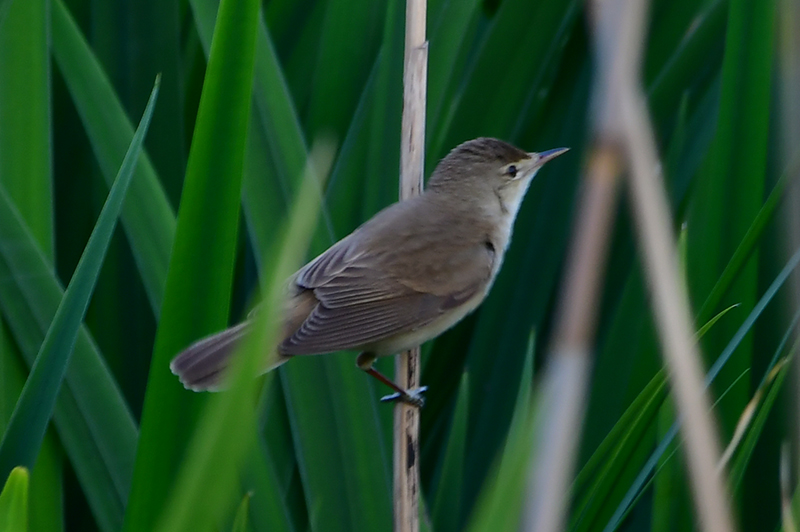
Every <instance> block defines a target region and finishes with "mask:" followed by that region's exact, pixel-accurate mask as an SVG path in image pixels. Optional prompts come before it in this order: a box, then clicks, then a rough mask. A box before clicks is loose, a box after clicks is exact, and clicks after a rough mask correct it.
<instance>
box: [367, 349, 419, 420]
mask: <svg viewBox="0 0 800 532" xmlns="http://www.w3.org/2000/svg"><path fill="white" fill-rule="evenodd" d="M376 358H377V357H376V356H375V354H374V353H370V352H368V351H364V352H362V353H361V354H359V355H358V358H356V365H357V366H358V367H359V369H361V370H362V371H364V372H365V373H367V374H368V375H372V376H373V377H375V378H376V379H378V380H379V381H381V382H382V383H383V384H385V385H386V386H388V387H389V388H391V389H392V390H394V391H395V393H393V394H390V395H387V396H384V397H381V401H383V402H387V401H403V402H404V403H407V404H410V405H412V406H416V407H417V408H422V406H423V405H424V404H425V398H424V397H422V394H423V393H424V392H425V391H426V390H427V389H428V387H427V386H420V387H419V388H414V389H413V390H404V389H403V388H401V387H400V386H398V385H397V384H395V383H394V382H393V381H392V380H391V379H389V378H388V377H386V376H385V375H383V374H382V373H381V372H380V371H378V370H377V369H375V368H374V367H373V365H372V364H373V363H374V362H375V359H376Z"/></svg>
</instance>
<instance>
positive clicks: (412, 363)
mask: <svg viewBox="0 0 800 532" xmlns="http://www.w3.org/2000/svg"><path fill="white" fill-rule="evenodd" d="M425 19H426V3H425V0H407V3H406V37H405V66H404V72H403V124H402V132H401V141H400V142H401V146H400V199H401V200H404V199H408V198H411V197H414V196H417V195H419V194H420V193H421V192H422V186H423V168H424V162H425V100H426V95H425V93H426V87H427V73H428V43H427V41H426V40H425ZM395 373H396V379H397V384H399V385H400V386H402V387H403V388H405V389H411V388H416V387H418V386H419V379H420V362H419V347H417V348H415V349H412V350H410V351H407V352H405V353H401V354H400V355H399V356H398V357H397V361H396V365H395ZM418 458H419V409H418V408H416V407H412V406H409V405H407V404H405V403H398V404H397V405H396V406H395V410H394V530H395V532H418V531H419V459H418Z"/></svg>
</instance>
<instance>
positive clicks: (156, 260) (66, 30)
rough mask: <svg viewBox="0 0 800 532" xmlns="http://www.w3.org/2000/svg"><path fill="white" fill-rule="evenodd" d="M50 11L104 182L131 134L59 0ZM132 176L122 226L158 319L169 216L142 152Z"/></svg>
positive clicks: (58, 54) (58, 56) (59, 58)
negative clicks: (133, 176) (132, 179)
mask: <svg viewBox="0 0 800 532" xmlns="http://www.w3.org/2000/svg"><path fill="white" fill-rule="evenodd" d="M50 11H51V29H52V50H53V55H54V57H55V60H56V63H57V64H58V67H59V69H60V70H61V73H62V74H63V76H64V79H65V80H66V82H67V87H68V88H69V91H70V94H71V95H72V99H73V102H74V103H75V107H76V108H77V109H78V113H79V114H80V115H81V120H82V121H83V125H84V128H85V129H86V132H87V135H88V136H89V139H90V141H91V143H92V149H93V150H94V153H95V156H96V157H97V161H98V164H99V165H100V169H101V171H102V173H103V177H104V178H105V179H106V183H108V184H109V185H110V184H111V182H112V180H113V178H114V175H115V172H116V170H117V168H119V165H120V163H121V162H122V158H123V155H124V154H125V150H126V149H127V147H128V145H129V144H130V142H131V139H132V138H133V126H132V125H131V123H130V120H129V119H128V117H127V116H126V114H125V111H124V109H123V108H122V105H121V103H120V101H119V98H117V96H116V94H115V93H114V89H113V88H112V86H111V83H110V81H109V80H108V78H107V76H106V75H105V73H104V72H103V69H102V67H101V66H100V64H99V62H98V61H97V59H96V58H95V56H94V54H93V53H92V51H91V49H90V48H89V45H88V44H87V43H86V40H85V39H84V37H83V35H82V34H81V32H80V30H79V29H78V26H77V25H76V24H75V21H74V20H73V18H72V16H71V15H70V13H69V11H68V9H67V8H66V6H65V5H64V3H63V2H62V0H54V1H53V3H52V7H51V10H50ZM136 175H137V177H136V179H134V181H133V184H132V185H131V190H130V194H128V196H129V199H128V201H126V202H125V206H124V207H123V210H122V225H123V227H124V228H125V232H126V234H127V236H128V238H129V240H130V242H131V248H132V249H133V255H134V258H135V260H136V265H137V266H138V268H139V272H140V274H141V276H142V280H143V282H144V286H145V289H146V290H147V296H148V299H149V300H150V306H151V308H152V309H153V314H154V315H155V316H156V317H158V315H159V313H160V311H161V303H162V298H163V294H164V284H165V282H166V278H167V266H168V263H169V257H170V253H171V251H172V241H173V237H174V235H175V216H174V214H173V211H172V208H171V207H170V205H169V201H168V200H167V197H166V195H165V194H164V190H163V188H162V187H161V184H160V182H159V178H158V175H157V174H156V172H155V169H154V168H153V165H152V164H151V162H150V160H149V158H148V157H147V155H146V154H142V160H141V162H140V164H139V165H138V166H137V168H136Z"/></svg>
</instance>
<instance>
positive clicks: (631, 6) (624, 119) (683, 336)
mask: <svg viewBox="0 0 800 532" xmlns="http://www.w3.org/2000/svg"><path fill="white" fill-rule="evenodd" d="M619 3H625V4H627V5H626V7H625V8H624V10H623V11H624V15H625V18H626V19H629V22H628V23H627V24H626V25H630V26H631V27H632V33H633V34H634V36H633V37H632V42H631V43H630V45H631V46H632V48H633V49H634V50H636V52H633V51H629V54H630V55H631V56H633V54H634V53H636V54H638V53H640V50H641V48H642V46H641V45H642V43H643V40H644V28H645V24H646V17H645V14H646V10H647V9H646V8H647V2H646V1H645V0H620V1H619ZM639 59H640V58H639V57H638V55H637V56H636V57H629V62H630V64H629V67H628V68H629V69H630V70H627V69H626V71H625V74H626V75H625V76H624V77H623V78H622V79H621V80H620V85H619V87H618V90H617V92H615V97H616V99H618V102H619V103H618V110H619V119H620V121H621V128H622V135H623V139H624V145H625V151H626V158H627V160H628V164H629V167H630V172H629V179H628V185H629V192H630V196H631V203H632V206H633V215H634V220H635V223H636V229H637V236H638V240H639V248H640V250H641V254H642V258H643V263H644V270H645V275H646V278H647V281H648V284H649V287H650V292H651V295H652V298H651V301H652V305H653V311H654V316H655V321H656V326H657V328H658V331H659V339H660V341H661V350H662V352H663V354H664V358H665V361H666V364H667V367H668V368H669V374H670V380H671V383H672V391H673V397H674V399H675V402H676V404H677V407H678V411H679V413H680V415H681V417H682V418H683V423H682V432H683V436H684V442H685V446H686V457H687V462H688V473H689V478H690V481H691V484H692V490H693V493H694V503H695V507H696V510H697V514H698V516H699V519H700V527H701V529H702V530H708V531H712V532H731V531H733V530H735V528H734V522H733V519H732V517H731V512H730V507H729V504H728V496H727V492H726V489H725V481H724V479H725V477H724V473H718V472H717V471H716V464H717V463H718V462H719V459H720V450H719V442H718V439H717V432H716V426H715V423H714V419H713V415H712V413H711V401H710V400H709V398H708V396H707V394H706V392H705V386H704V384H703V370H702V358H701V357H700V351H699V348H698V347H697V345H696V343H695V341H694V334H693V330H694V328H693V325H692V318H691V312H690V306H689V298H688V294H687V292H686V287H685V285H684V283H682V282H681V277H680V273H679V272H680V268H679V265H678V252H677V248H676V244H675V235H674V234H673V231H672V221H671V216H670V211H669V204H668V202H667V198H666V193H665V190H664V186H663V182H662V179H661V177H662V176H661V173H660V170H661V163H660V161H659V159H658V152H657V149H656V143H655V137H654V134H653V130H652V127H651V125H650V120H649V117H648V114H647V105H646V101H645V98H644V95H643V93H642V90H641V88H640V84H639V76H640V70H639V65H640V61H639Z"/></svg>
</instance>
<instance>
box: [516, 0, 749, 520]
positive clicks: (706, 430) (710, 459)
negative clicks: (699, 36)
mask: <svg viewBox="0 0 800 532" xmlns="http://www.w3.org/2000/svg"><path fill="white" fill-rule="evenodd" d="M646 8H647V3H646V0H595V1H594V2H593V3H592V4H590V9H591V15H592V24H593V30H594V31H593V37H594V50H595V54H596V62H597V65H598V74H597V81H596V84H595V89H594V98H595V99H594V102H593V103H594V113H595V116H594V132H593V147H592V154H591V156H590V159H589V167H588V169H587V174H586V178H585V185H584V186H585V191H584V194H583V196H582V198H581V202H580V203H579V206H578V211H577V212H578V216H579V218H578V223H577V229H576V232H575V237H574V240H573V244H572V248H571V252H570V258H569V262H568V265H569V266H568V270H567V272H568V273H567V276H566V278H565V279H566V281H565V286H564V288H563V289H562V294H561V300H560V305H561V306H560V313H559V318H558V319H559V321H558V324H557V328H556V334H555V337H554V343H553V347H552V351H551V355H550V363H549V365H548V368H547V373H546V376H545V382H544V385H543V392H542V393H543V396H542V399H543V400H542V407H543V408H544V411H543V415H542V423H541V436H540V441H539V442H538V445H537V448H536V455H535V459H534V462H533V472H532V485H531V498H530V500H531V503H530V504H529V505H528V510H527V514H526V520H525V524H526V529H527V530H536V531H537V532H555V531H558V530H562V529H563V521H564V514H565V509H566V506H567V502H568V486H569V481H570V479H571V478H572V470H573V467H574V459H575V450H576V448H577V443H578V441H579V439H580V425H581V421H582V417H583V408H584V406H583V402H584V396H585V393H586V391H585V388H586V382H587V379H586V374H587V373H588V367H589V354H590V350H591V344H592V341H593V335H594V326H595V320H596V315H595V310H596V308H597V306H598V296H599V294H598V291H599V281H600V279H601V278H602V273H603V268H604V265H605V256H606V252H607V246H608V237H609V233H610V231H609V230H610V226H611V222H612V219H613V202H614V197H615V195H614V190H615V184H616V181H617V178H618V176H619V174H620V173H621V171H622V170H623V169H624V166H625V163H626V162H627V163H628V164H629V165H630V167H631V170H632V173H631V179H630V188H631V195H632V197H633V200H634V201H633V204H634V214H635V217H636V221H637V227H638V229H639V241H640V246H641V248H642V250H643V252H644V259H645V264H646V271H647V274H648V280H649V281H650V287H651V290H652V292H653V305H654V310H655V315H656V319H657V322H658V326H659V331H660V332H661V335H660V337H661V341H662V346H663V350H664V353H665V356H666V360H667V363H668V365H669V367H670V370H671V376H672V379H673V387H674V389H675V392H676V400H677V403H678V406H679V409H680V411H681V414H682V416H683V418H684V420H685V424H684V434H685V437H686V442H687V455H688V458H689V463H690V465H691V467H690V477H691V479H692V485H693V487H694V490H695V504H696V505H697V509H698V514H699V515H700V520H701V523H702V526H703V529H704V530H712V531H715V532H722V531H725V532H728V531H732V530H734V528H733V521H732V519H731V517H730V511H729V508H728V504H727V499H726V495H725V490H724V488H723V482H722V478H721V477H720V476H718V475H717V474H716V473H715V471H714V466H715V464H716V463H717V461H718V458H719V451H718V446H717V440H716V433H715V430H714V424H713V421H712V417H711V414H710V413H709V412H710V404H709V402H708V398H707V397H706V396H705V394H704V391H703V386H702V373H701V371H700V358H699V354H698V353H697V349H696V347H695V346H694V344H693V343H692V336H691V330H692V329H691V319H690V317H689V316H690V315H689V311H688V309H689V307H688V299H687V297H686V294H685V291H684V287H683V285H681V284H680V282H679V277H678V268H677V255H676V251H675V245H674V238H673V235H672V234H671V229H670V228H671V225H670V217H669V210H668V208H667V203H666V199H665V196H664V193H663V190H662V189H660V188H659V186H658V181H657V177H658V176H657V171H658V168H660V166H659V162H658V158H657V155H656V151H655V144H654V140H653V136H652V130H651V128H650V126H649V122H648V120H647V115H646V107H645V105H644V99H643V97H642V96H641V93H640V90H639V66H640V61H641V52H642V45H643V37H644V28H645V26H644V24H645V13H646Z"/></svg>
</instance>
